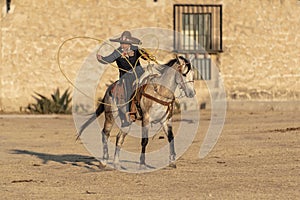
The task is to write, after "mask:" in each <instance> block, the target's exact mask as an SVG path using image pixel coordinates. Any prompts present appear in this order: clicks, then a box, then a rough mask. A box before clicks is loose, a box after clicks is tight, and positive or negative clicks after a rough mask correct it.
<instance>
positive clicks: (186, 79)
mask: <svg viewBox="0 0 300 200" xmlns="http://www.w3.org/2000/svg"><path fill="white" fill-rule="evenodd" d="M159 67H160V73H161V74H160V75H159V76H158V77H155V78H150V77H149V78H148V81H146V82H145V83H144V84H143V85H142V86H141V87H139V89H138V91H137V93H136V94H138V95H137V98H138V99H136V100H137V101H138V102H139V103H138V108H139V109H138V110H139V111H140V112H139V114H140V120H141V121H142V141H141V145H142V150H141V154H140V168H142V169H145V168H146V161H145V156H146V146H147V144H148V129H149V124H150V123H160V125H161V126H162V129H163V130H164V132H165V134H166V135H167V138H168V142H169V151H170V155H169V163H170V166H172V167H176V164H175V159H176V153H175V148H174V135H173V131H172V125H171V123H170V119H171V117H172V114H173V112H172V110H173V105H174V101H175V96H174V92H175V89H176V88H177V87H178V86H179V87H180V89H181V90H182V91H183V92H184V94H185V96H186V97H189V98H192V97H194V96H195V90H194V81H193V73H194V72H193V70H192V69H191V64H190V63H189V62H188V60H187V59H185V58H184V57H182V56H179V57H176V58H174V59H172V60H170V61H169V62H168V63H166V64H165V65H161V66H159ZM111 89H112V86H110V87H108V89H107V90H106V93H105V96H104V98H103V99H102V102H103V103H100V104H99V106H98V108H97V110H96V112H95V113H94V114H93V115H92V116H91V118H89V119H88V120H87V121H86V122H85V123H84V124H83V125H82V126H81V128H80V130H79V133H78V137H80V135H81V134H82V132H83V131H84V130H85V128H86V127H87V126H89V125H90V124H91V123H92V122H93V121H94V120H95V119H96V118H97V117H99V116H100V115H101V114H102V113H103V112H104V113H105V121H104V127H103V130H102V142H103V161H102V164H103V165H106V163H107V161H108V158H109V155H108V145H107V142H108V138H109V136H110V132H111V129H112V126H113V124H114V123H115V121H114V119H115V117H114V113H117V112H115V110H114V109H115V107H114V106H109V105H108V104H111V105H113V104H114V105H115V104H116V102H114V97H113V94H112V92H111ZM127 133H128V132H126V131H123V130H122V129H120V131H119V133H118V135H117V138H116V148H115V155H114V166H115V168H120V161H119V154H120V150H121V147H122V144H123V142H124V139H125V137H126V135H127Z"/></svg>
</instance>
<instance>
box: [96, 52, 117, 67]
mask: <svg viewBox="0 0 300 200" xmlns="http://www.w3.org/2000/svg"><path fill="white" fill-rule="evenodd" d="M120 56H121V55H120V53H119V51H117V50H114V51H113V52H112V53H111V54H110V55H108V56H101V55H99V54H98V55H97V60H98V61H99V62H100V63H102V64H107V63H113V62H114V61H115V60H116V59H117V58H119V57H120Z"/></svg>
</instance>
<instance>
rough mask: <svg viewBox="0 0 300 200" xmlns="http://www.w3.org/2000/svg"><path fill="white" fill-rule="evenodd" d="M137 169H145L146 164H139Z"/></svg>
mask: <svg viewBox="0 0 300 200" xmlns="http://www.w3.org/2000/svg"><path fill="white" fill-rule="evenodd" d="M139 169H140V170H145V169H147V166H146V164H140V167H139Z"/></svg>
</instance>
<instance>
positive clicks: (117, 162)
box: [114, 130, 127, 169]
mask: <svg viewBox="0 0 300 200" xmlns="http://www.w3.org/2000/svg"><path fill="white" fill-rule="evenodd" d="M126 135H127V133H125V132H123V131H121V130H120V131H119V133H118V135H117V138H116V149H115V156H114V167H115V168H116V169H120V150H121V147H122V145H123V143H124V140H125V137H126Z"/></svg>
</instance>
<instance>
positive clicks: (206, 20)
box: [173, 4, 222, 53]
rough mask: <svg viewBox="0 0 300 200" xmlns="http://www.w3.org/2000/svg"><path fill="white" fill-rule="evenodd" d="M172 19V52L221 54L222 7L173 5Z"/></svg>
mask: <svg viewBox="0 0 300 200" xmlns="http://www.w3.org/2000/svg"><path fill="white" fill-rule="evenodd" d="M173 17H174V18H173V20H174V21H173V22H174V24H173V26H174V32H175V33H174V51H177V52H179V53H204V52H208V53H217V52H222V5H190V4H189V5H186V4H175V5H174V8H173ZM176 33H180V34H176Z"/></svg>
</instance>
